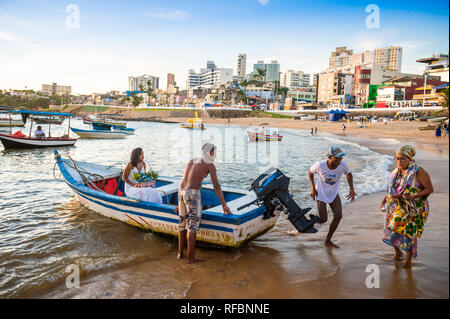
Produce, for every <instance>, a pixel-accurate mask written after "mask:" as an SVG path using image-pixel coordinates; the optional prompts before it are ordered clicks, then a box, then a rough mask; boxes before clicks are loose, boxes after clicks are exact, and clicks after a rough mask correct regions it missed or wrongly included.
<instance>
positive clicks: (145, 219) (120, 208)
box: [72, 189, 279, 248]
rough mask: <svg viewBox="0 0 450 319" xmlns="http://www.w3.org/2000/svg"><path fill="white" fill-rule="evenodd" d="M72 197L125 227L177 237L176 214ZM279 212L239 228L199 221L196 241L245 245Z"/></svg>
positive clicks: (80, 195)
mask: <svg viewBox="0 0 450 319" xmlns="http://www.w3.org/2000/svg"><path fill="white" fill-rule="evenodd" d="M72 191H73V193H74V195H75V197H76V198H77V200H78V201H79V202H80V204H82V205H83V206H85V207H87V208H89V209H90V210H92V211H94V212H96V213H98V214H100V215H102V216H105V217H109V218H112V219H114V220H117V221H121V222H124V223H126V224H128V225H131V226H134V227H138V228H141V229H143V230H147V231H151V232H154V233H159V234H164V235H169V236H173V237H178V232H179V229H178V221H179V217H178V215H177V214H176V213H161V212H159V211H152V210H146V209H138V208H135V207H132V208H130V207H128V206H127V205H118V204H114V205H111V203H108V202H105V201H102V200H99V199H98V198H97V199H96V198H93V197H91V196H89V195H86V194H83V193H81V192H79V191H77V190H75V189H72ZM278 216H279V212H277V213H276V216H275V217H272V218H270V219H265V220H263V217H262V215H261V216H259V218H257V219H254V220H251V221H248V222H246V223H244V224H241V225H226V226H224V225H220V224H218V223H214V222H207V221H203V220H202V221H201V222H200V227H199V230H198V231H197V237H196V238H197V241H198V242H200V243H203V244H204V245H213V246H217V247H235V248H239V247H242V245H243V244H245V243H246V242H248V241H250V240H252V239H254V238H256V237H258V236H261V235H263V234H264V233H266V232H267V231H269V230H270V229H272V228H273V226H275V223H276V220H277V218H278Z"/></svg>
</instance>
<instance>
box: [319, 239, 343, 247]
mask: <svg viewBox="0 0 450 319" xmlns="http://www.w3.org/2000/svg"><path fill="white" fill-rule="evenodd" d="M323 244H324V245H325V247H330V248H340V247H339V246H338V245H336V244H335V243H333V242H332V241H331V240H327V241H325V242H324V243H323Z"/></svg>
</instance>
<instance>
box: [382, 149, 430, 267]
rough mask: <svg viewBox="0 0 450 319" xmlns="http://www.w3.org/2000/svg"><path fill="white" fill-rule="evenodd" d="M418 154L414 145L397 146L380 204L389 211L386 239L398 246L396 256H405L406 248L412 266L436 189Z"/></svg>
mask: <svg viewBox="0 0 450 319" xmlns="http://www.w3.org/2000/svg"><path fill="white" fill-rule="evenodd" d="M415 154H416V150H415V149H414V148H413V147H412V146H410V145H405V146H403V147H401V148H400V149H398V150H397V152H396V155H395V162H396V164H397V167H396V168H395V169H394V170H393V171H392V173H391V175H390V178H389V183H388V187H387V195H386V196H385V197H384V198H383V200H382V201H381V204H380V210H381V211H383V212H386V217H385V223H384V237H383V241H384V242H385V243H386V244H388V245H389V246H392V247H394V249H395V257H394V260H402V257H403V253H402V252H401V250H403V251H405V252H406V261H405V263H404V265H403V268H410V267H411V259H412V257H414V258H416V257H417V238H420V237H421V236H422V233H423V230H424V226H425V222H426V220H427V218H428V215H429V213H430V207H429V205H428V200H427V198H428V196H429V195H430V194H431V193H433V185H432V184H431V178H430V175H428V173H427V172H426V171H425V170H424V169H423V168H422V167H420V166H419V165H418V164H417V163H416V161H415V160H414V159H413V158H414V155H415ZM385 206H387V208H385ZM400 249H401V250H400Z"/></svg>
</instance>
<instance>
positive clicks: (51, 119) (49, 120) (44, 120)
mask: <svg viewBox="0 0 450 319" xmlns="http://www.w3.org/2000/svg"><path fill="white" fill-rule="evenodd" d="M33 121H34V122H35V123H37V124H56V125H61V124H62V123H63V122H64V118H61V117H60V116H35V117H34V118H33Z"/></svg>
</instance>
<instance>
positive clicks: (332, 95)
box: [317, 71, 353, 105]
mask: <svg viewBox="0 0 450 319" xmlns="http://www.w3.org/2000/svg"><path fill="white" fill-rule="evenodd" d="M352 91H353V74H348V73H342V72H336V71H328V72H323V73H320V74H319V81H318V95H317V102H318V103H322V104H324V105H327V104H330V103H333V102H334V101H336V100H341V101H342V102H343V103H344V104H349V103H350V101H351V97H352Z"/></svg>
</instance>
